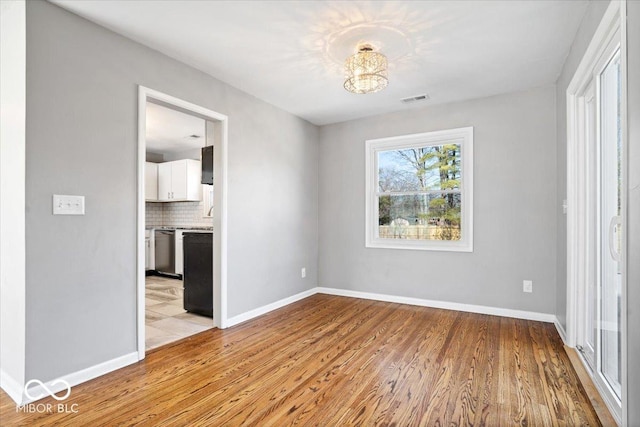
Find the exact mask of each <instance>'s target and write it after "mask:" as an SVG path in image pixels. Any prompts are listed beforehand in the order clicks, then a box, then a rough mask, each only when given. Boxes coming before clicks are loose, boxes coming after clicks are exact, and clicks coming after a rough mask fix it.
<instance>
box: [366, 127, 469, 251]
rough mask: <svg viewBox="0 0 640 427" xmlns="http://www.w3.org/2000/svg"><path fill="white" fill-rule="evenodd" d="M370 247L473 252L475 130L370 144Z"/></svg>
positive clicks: (368, 153) (449, 131) (461, 129)
mask: <svg viewBox="0 0 640 427" xmlns="http://www.w3.org/2000/svg"><path fill="white" fill-rule="evenodd" d="M366 155H367V163H366V173H367V185H366V187H367V196H366V197H367V202H366V203H367V204H366V246H367V247H369V248H392V249H418V250H440V251H460V252H472V251H473V223H472V213H473V194H472V189H473V128H472V127H467V128H459V129H450V130H443V131H437V132H427V133H420V134H414V135H405V136H398V137H392V138H383V139H373V140H369V141H367V142H366Z"/></svg>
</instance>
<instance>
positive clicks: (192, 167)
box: [157, 159, 202, 202]
mask: <svg viewBox="0 0 640 427" xmlns="http://www.w3.org/2000/svg"><path fill="white" fill-rule="evenodd" d="M200 169H201V168H200V162H199V161H197V160H191V159H185V160H176V161H174V162H166V163H158V180H157V182H158V201H160V202H185V201H193V202H199V201H200V200H201V198H202V197H201V196H202V188H201V184H200V173H201V170H200Z"/></svg>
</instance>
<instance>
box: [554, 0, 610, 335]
mask: <svg viewBox="0 0 640 427" xmlns="http://www.w3.org/2000/svg"><path fill="white" fill-rule="evenodd" d="M608 6H609V1H591V2H589V6H588V8H587V11H586V13H585V16H584V18H583V19H582V23H581V24H580V27H579V28H578V32H577V33H576V37H575V39H574V41H573V44H572V45H571V50H570V51H569V55H568V56H567V59H566V61H565V63H564V67H563V68H562V73H560V77H558V80H557V81H556V107H557V120H556V123H557V128H556V130H557V140H558V146H557V159H558V175H557V176H558V181H557V184H556V185H557V189H558V198H557V200H556V211H555V214H556V219H557V222H558V235H557V243H556V244H557V251H558V264H557V273H556V275H557V278H558V286H557V288H556V316H557V317H558V321H559V322H560V324H561V325H562V327H563V328H564V329H565V330H566V329H567V216H566V215H565V214H564V213H563V212H562V202H563V200H565V199H566V198H567V87H568V86H569V83H571V79H572V78H573V75H574V74H575V72H576V69H577V68H578V65H579V64H580V61H581V60H582V57H583V56H584V52H585V51H586V50H587V47H588V46H589V43H590V42H591V38H592V37H593V34H594V33H595V31H596V28H598V24H600V21H601V20H602V16H603V15H604V12H605V10H607V7H608Z"/></svg>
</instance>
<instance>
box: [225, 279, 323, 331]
mask: <svg viewBox="0 0 640 427" xmlns="http://www.w3.org/2000/svg"><path fill="white" fill-rule="evenodd" d="M317 289H318V288H312V289H309V290H306V291H304V292H300V293H299V294H295V295H292V296H290V297H287V298H284V299H281V300H279V301H276V302H272V303H271V304H267V305H263V306H262V307H258V308H255V309H253V310H250V311H247V312H245V313H242V314H238V315H237V316H233V317H231V318H228V319H227V321H226V322H225V328H226V327H231V326H235V325H237V324H238V323H242V322H246V321H247V320H251V319H253V318H255V317H258V316H262V315H263V314H266V313H268V312H270V311H273V310H277V309H278V308H281V307H284V306H285V305H289V304H291V303H294V302H296V301H299V300H301V299H304V298H307V297H310V296H311V295H313V294H316V293H318V292H317Z"/></svg>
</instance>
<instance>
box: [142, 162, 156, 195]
mask: <svg viewBox="0 0 640 427" xmlns="http://www.w3.org/2000/svg"><path fill="white" fill-rule="evenodd" d="M144 198H145V200H146V201H147V202H157V201H158V164H157V163H151V162H146V163H145V164H144Z"/></svg>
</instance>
